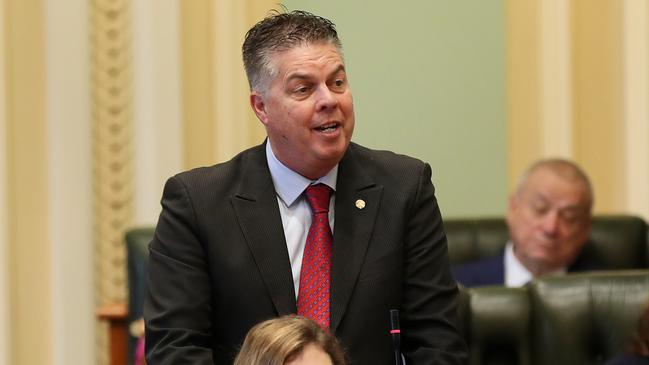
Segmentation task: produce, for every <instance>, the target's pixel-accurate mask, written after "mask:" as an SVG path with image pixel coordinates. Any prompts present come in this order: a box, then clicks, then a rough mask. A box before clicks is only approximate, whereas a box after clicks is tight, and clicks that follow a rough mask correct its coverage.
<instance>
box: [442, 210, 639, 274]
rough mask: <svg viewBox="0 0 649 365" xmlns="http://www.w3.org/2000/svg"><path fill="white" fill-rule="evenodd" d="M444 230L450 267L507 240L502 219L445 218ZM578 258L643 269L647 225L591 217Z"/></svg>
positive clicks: (629, 218) (631, 220)
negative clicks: (587, 232) (590, 225)
mask: <svg viewBox="0 0 649 365" xmlns="http://www.w3.org/2000/svg"><path fill="white" fill-rule="evenodd" d="M444 229H445V230H446V237H447V239H448V250H449V257H450V261H451V264H452V265H453V264H459V263H463V262H467V261H473V260H477V259H481V258H485V257H489V256H494V255H497V254H498V253H500V252H501V251H502V250H503V248H504V247H505V244H506V243H507V240H508V239H509V232H508V229H507V224H506V223H505V220H504V218H478V219H459V218H456V219H445V220H444ZM582 255H585V256H587V257H589V258H591V259H594V260H596V261H597V262H600V263H602V264H603V265H604V268H605V269H610V270H617V269H640V268H647V267H649V246H648V243H647V223H646V222H645V221H644V220H643V219H642V218H639V217H635V216H629V215H616V216H604V215H601V216H595V217H593V228H592V231H591V236H590V241H589V244H588V245H586V247H584V252H583V253H582Z"/></svg>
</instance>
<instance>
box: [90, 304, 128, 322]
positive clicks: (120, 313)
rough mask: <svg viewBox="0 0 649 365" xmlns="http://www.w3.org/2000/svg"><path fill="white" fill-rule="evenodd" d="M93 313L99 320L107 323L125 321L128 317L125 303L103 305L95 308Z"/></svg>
mask: <svg viewBox="0 0 649 365" xmlns="http://www.w3.org/2000/svg"><path fill="white" fill-rule="evenodd" d="M95 313H96V314H97V317H98V318H99V319H105V320H108V321H110V320H120V319H123V320H126V316H128V308H127V307H126V304H125V303H117V304H104V305H102V306H100V307H99V308H97V310H96V311H95Z"/></svg>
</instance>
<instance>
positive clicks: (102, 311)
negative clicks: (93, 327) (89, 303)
mask: <svg viewBox="0 0 649 365" xmlns="http://www.w3.org/2000/svg"><path fill="white" fill-rule="evenodd" d="M95 313H96V315H97V318H99V319H100V320H105V321H108V337H109V339H108V342H109V347H110V365H124V364H126V351H127V349H126V341H127V337H128V323H126V321H127V316H128V308H127V306H126V304H125V303H117V304H106V305H102V306H100V307H99V308H97V310H96V311H95Z"/></svg>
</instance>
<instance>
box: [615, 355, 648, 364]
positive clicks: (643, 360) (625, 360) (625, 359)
mask: <svg viewBox="0 0 649 365" xmlns="http://www.w3.org/2000/svg"><path fill="white" fill-rule="evenodd" d="M605 365H649V357H647V356H640V355H635V354H622V355H619V356H616V357H614V358H612V359H610V360H608V361H607V362H606V363H605Z"/></svg>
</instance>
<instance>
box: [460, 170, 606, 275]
mask: <svg viewBox="0 0 649 365" xmlns="http://www.w3.org/2000/svg"><path fill="white" fill-rule="evenodd" d="M592 205H593V192H592V187H591V184H590V181H589V179H588V176H586V174H585V173H584V172H583V171H582V169H581V168H580V167H579V166H577V165H576V164H575V163H573V162H571V161H568V160H563V159H548V160H541V161H539V162H537V163H535V164H533V165H532V166H531V167H530V168H529V169H528V170H527V171H526V172H525V173H524V174H523V176H522V177H521V179H520V181H519V184H518V187H517V189H516V191H515V192H514V194H512V196H511V197H510V199H509V205H508V208H507V225H508V227H509V235H510V241H509V242H508V243H507V245H506V246H505V250H504V252H502V254H500V255H497V256H494V257H489V258H486V259H483V260H479V261H475V262H469V263H466V264H461V265H457V266H455V267H453V275H454V276H455V278H456V279H457V281H458V282H460V283H462V284H463V285H465V286H468V287H472V286H482V285H506V286H522V285H524V284H526V283H527V282H528V281H530V280H531V279H533V278H535V277H538V276H541V275H549V274H555V275H556V274H562V273H565V272H574V271H587V270H594V269H597V268H598V264H597V263H595V262H592V261H588V260H587V259H586V258H585V257H581V256H580V253H581V252H582V248H583V247H584V246H585V244H586V242H587V240H588V236H589V235H590V228H591V225H592V215H591V210H592Z"/></svg>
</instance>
